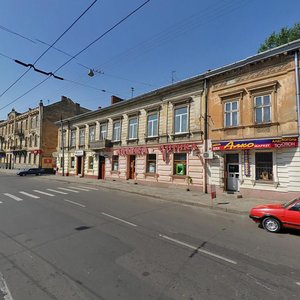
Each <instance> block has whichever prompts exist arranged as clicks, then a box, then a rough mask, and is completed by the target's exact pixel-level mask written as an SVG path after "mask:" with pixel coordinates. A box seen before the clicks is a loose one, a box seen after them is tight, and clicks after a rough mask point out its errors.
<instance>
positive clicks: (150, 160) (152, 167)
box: [147, 154, 156, 173]
mask: <svg viewBox="0 0 300 300" xmlns="http://www.w3.org/2000/svg"><path fill="white" fill-rule="evenodd" d="M147 173H156V154H148V155H147Z"/></svg>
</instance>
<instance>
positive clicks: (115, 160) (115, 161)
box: [111, 155, 119, 171]
mask: <svg viewBox="0 0 300 300" xmlns="http://www.w3.org/2000/svg"><path fill="white" fill-rule="evenodd" d="M111 168H112V171H118V170H119V155H113V156H112V160H111Z"/></svg>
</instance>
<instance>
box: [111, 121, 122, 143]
mask: <svg viewBox="0 0 300 300" xmlns="http://www.w3.org/2000/svg"><path fill="white" fill-rule="evenodd" d="M120 139H121V121H115V122H114V124H113V141H119V140H120Z"/></svg>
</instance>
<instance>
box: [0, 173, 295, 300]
mask: <svg viewBox="0 0 300 300" xmlns="http://www.w3.org/2000/svg"><path fill="white" fill-rule="evenodd" d="M0 201H1V203H0V299H1V300H2V299H5V300H11V299H14V300H18V299H20V300H27V299H28V300H35V299H37V300H44V299H64V300H65V299H67V300H69V299H128V300H134V299H137V300H141V299H189V300H192V299H218V300H219V299H264V300H265V299H289V300H290V299H300V255H299V249H300V232H296V231H288V232H284V233H281V234H271V233H268V232H266V231H264V230H262V229H260V228H258V227H257V225H256V224H254V223H253V222H252V221H251V220H250V219H249V218H248V217H247V216H243V215H237V214H230V213H225V212H220V211H212V210H209V209H204V208H199V207H189V206H184V205H180V204H175V203H170V202H164V201H161V200H157V199H151V198H147V197H142V196H138V195H133V194H129V193H128V194H127V193H124V192H116V191H110V190H104V189H101V190H99V188H93V187H92V186H84V185H82V184H77V185H75V184H66V183H62V182H56V181H51V180H49V181H47V180H45V179H41V178H39V177H17V176H11V175H6V176H5V175H0ZM237 201H240V200H237ZM241 201H242V200H241Z"/></svg>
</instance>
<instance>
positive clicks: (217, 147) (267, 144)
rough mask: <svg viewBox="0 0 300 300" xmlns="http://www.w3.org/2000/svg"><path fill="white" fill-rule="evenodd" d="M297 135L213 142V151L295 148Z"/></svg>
mask: <svg viewBox="0 0 300 300" xmlns="http://www.w3.org/2000/svg"><path fill="white" fill-rule="evenodd" d="M296 147H298V137H286V138H279V139H265V140H248V141H226V142H220V143H213V144H212V150H213V151H228V150H229V151H230V150H250V149H272V148H277V149H278V148H296Z"/></svg>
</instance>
